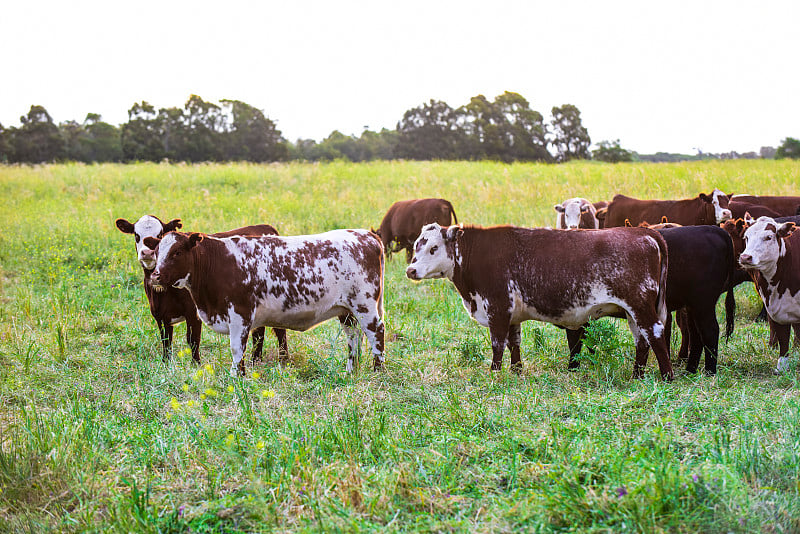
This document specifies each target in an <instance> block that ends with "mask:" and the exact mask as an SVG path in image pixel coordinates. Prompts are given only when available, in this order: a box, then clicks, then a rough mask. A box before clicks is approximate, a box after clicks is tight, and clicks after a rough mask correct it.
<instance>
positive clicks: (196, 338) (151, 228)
mask: <svg viewBox="0 0 800 534" xmlns="http://www.w3.org/2000/svg"><path fill="white" fill-rule="evenodd" d="M115 224H116V226H117V228H118V229H119V231H120V232H122V233H125V234H133V237H134V241H135V244H136V258H137V260H138V261H139V264H140V265H141V266H142V272H143V274H144V292H145V295H146V296H147V302H148V304H149V305H150V313H151V315H152V316H153V319H155V320H156V325H157V326H158V332H159V337H160V338H161V345H162V358H163V360H164V361H165V362H166V361H168V360H169V359H170V358H171V356H172V332H173V327H174V326H175V325H176V324H179V323H182V322H184V321H186V343H187V344H188V345H189V348H190V349H191V352H192V360H193V361H194V362H195V363H200V338H201V333H202V329H203V326H202V324H203V323H202V322H201V321H200V317H198V315H197V308H195V306H194V302H192V296H191V295H190V294H189V292H188V291H185V290H182V289H176V288H174V287H169V288H166V290H165V291H161V292H156V291H154V290H153V285H152V282H151V279H150V275H151V274H152V272H153V269H154V268H155V266H156V252H155V250H154V249H152V248H150V247H148V246H147V245H145V244H144V239H145V238H147V237H155V238H161V236H163V235H164V234H166V233H167V232H171V231H173V230H177V229H178V228H181V227H182V226H183V224H182V223H181V220H180V219H172V220H171V221H169V222H168V223H164V222H162V221H161V219H159V218H158V217H156V216H155V215H144V216H142V217H141V218H140V219H139V220H138V221H136V223H131V222H130V221H128V220H127V219H122V218H120V219H117V220H116V223H115ZM244 234H247V235H277V234H278V231H277V230H276V229H275V228H274V227H272V226H271V225H269V224H257V225H253V226H245V227H243V228H237V229H235V230H230V231H228V232H220V233H217V234H212V235H214V236H215V237H228V236H232V235H244ZM273 331H274V333H275V337H276V338H277V339H278V353H279V358H280V359H281V361H285V360H286V359H287V357H288V351H289V349H288V345H287V342H286V331H285V330H282V329H274V330H273ZM263 347H264V329H263V328H259V329H257V330H255V331H254V332H253V361H254V362H255V361H259V360H260V359H261V352H262V350H263Z"/></svg>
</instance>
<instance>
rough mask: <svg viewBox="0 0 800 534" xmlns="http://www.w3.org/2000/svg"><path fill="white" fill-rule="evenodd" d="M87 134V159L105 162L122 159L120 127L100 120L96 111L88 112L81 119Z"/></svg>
mask: <svg viewBox="0 0 800 534" xmlns="http://www.w3.org/2000/svg"><path fill="white" fill-rule="evenodd" d="M83 128H84V129H85V131H86V133H87V134H88V138H87V143H88V145H89V146H88V149H87V151H88V161H96V162H106V161H120V160H121V159H122V143H121V140H120V129H119V128H117V127H116V126H114V125H112V124H109V123H107V122H103V121H102V117H101V116H100V115H99V114H97V113H88V114H87V115H86V119H84V121H83Z"/></svg>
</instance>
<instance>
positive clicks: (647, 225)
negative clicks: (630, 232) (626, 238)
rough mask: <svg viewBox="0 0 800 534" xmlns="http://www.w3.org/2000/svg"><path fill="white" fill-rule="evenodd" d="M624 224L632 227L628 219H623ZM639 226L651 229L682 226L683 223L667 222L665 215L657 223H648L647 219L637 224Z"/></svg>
mask: <svg viewBox="0 0 800 534" xmlns="http://www.w3.org/2000/svg"><path fill="white" fill-rule="evenodd" d="M625 226H627V227H629V228H630V227H632V226H633V225H632V224H631V220H630V219H625ZM637 226H639V227H640V228H651V229H653V230H663V229H664V228H683V225H681V224H676V223H673V222H669V221H668V220H667V218H666V217H661V222H660V223H658V224H650V223H648V222H647V221H644V222H640V223H639V224H637Z"/></svg>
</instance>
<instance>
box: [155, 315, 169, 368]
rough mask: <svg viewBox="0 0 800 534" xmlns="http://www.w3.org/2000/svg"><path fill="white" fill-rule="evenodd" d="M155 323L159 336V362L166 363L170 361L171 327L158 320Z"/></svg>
mask: <svg viewBox="0 0 800 534" xmlns="http://www.w3.org/2000/svg"><path fill="white" fill-rule="evenodd" d="M156 322H157V323H158V333H159V335H160V336H161V360H162V361H163V362H164V363H167V362H168V361H170V360H171V359H172V325H171V324H167V323H165V322H164V321H160V320H156Z"/></svg>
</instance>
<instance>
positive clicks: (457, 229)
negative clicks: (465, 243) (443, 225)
mask: <svg viewBox="0 0 800 534" xmlns="http://www.w3.org/2000/svg"><path fill="white" fill-rule="evenodd" d="M462 235H464V227H463V226H461V225H460V224H458V225H453V226H448V227H447V233H446V234H445V237H446V238H447V240H448V241H453V240H454V239H457V238H459V237H461V236H462Z"/></svg>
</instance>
